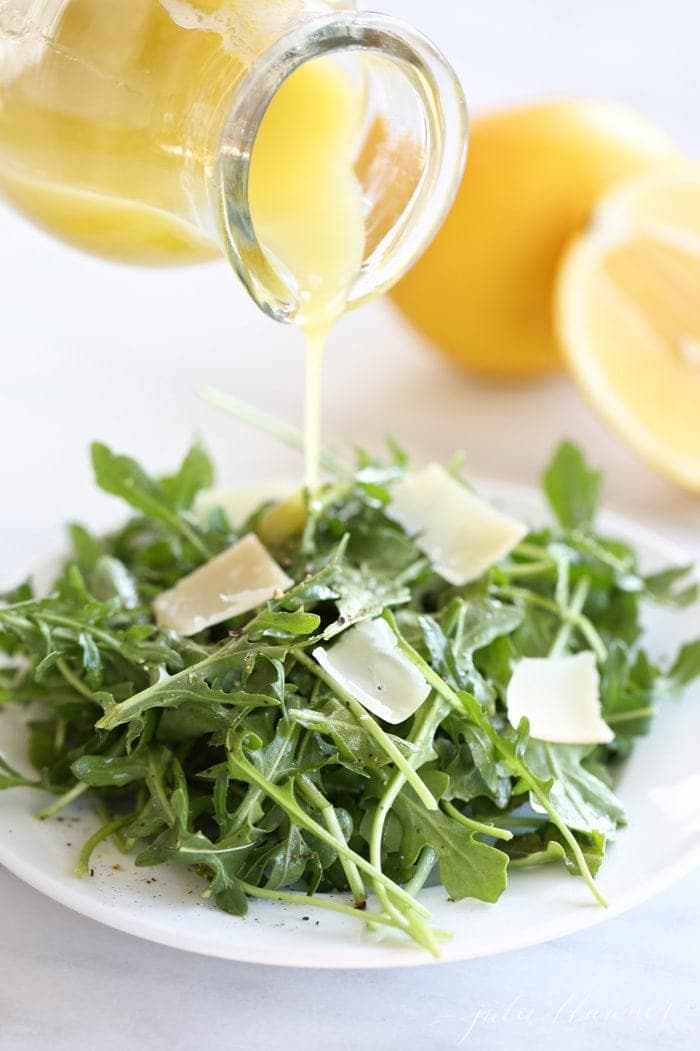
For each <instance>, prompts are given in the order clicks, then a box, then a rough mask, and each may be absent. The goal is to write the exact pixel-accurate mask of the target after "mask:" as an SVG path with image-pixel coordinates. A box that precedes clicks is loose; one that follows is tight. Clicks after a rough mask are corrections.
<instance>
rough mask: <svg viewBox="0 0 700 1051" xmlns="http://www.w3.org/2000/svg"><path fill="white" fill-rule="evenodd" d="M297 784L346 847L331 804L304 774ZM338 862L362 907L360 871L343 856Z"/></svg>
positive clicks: (365, 893)
mask: <svg viewBox="0 0 700 1051" xmlns="http://www.w3.org/2000/svg"><path fill="white" fill-rule="evenodd" d="M297 784H298V786H299V791H300V792H301V793H302V794H303V795H304V796H306V799H307V800H308V802H309V803H310V804H311V806H313V807H315V808H316V810H318V811H319V812H320V814H321V817H322V818H323V820H324V821H325V823H326V828H327V829H328V831H329V832H330V833H331V835H332V836H334V837H335V839H337V840H340V841H342V842H343V843H345V844H346V845H347V840H346V839H345V835H344V834H343V830H342V828H341V827H340V822H339V821H338V815H337V813H336V810H335V807H334V806H333V804H332V803H331V802H329V800H328V799H326V797H325V796H324V794H323V792H320V791H319V790H318V788H316V785H315V784H314V783H313V781H312V780H311V778H310V777H308V776H307V775H306V774H302V775H300V777H299V778H298V779H297ZM339 860H340V864H341V866H342V868H343V872H344V873H345V878H346V879H347V881H348V886H349V887H350V890H351V891H352V896H353V898H354V899H355V905H356V906H364V904H365V902H366V901H367V892H366V890H365V885H364V883H363V882H362V876H361V875H360V870H359V869H358V867H357V865H356V864H355V862H354V861H352V860H351V859H349V858H347V857H346V856H344V855H339Z"/></svg>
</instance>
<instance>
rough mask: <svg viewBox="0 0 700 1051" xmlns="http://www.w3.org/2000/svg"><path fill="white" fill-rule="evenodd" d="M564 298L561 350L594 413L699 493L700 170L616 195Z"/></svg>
mask: <svg viewBox="0 0 700 1051" xmlns="http://www.w3.org/2000/svg"><path fill="white" fill-rule="evenodd" d="M556 301H557V311H556V314H557V328H558V332H559V336H560V341H561V345H562V347H563V348H564V351H565V354H566V356H567V359H568V361H569V363H570V366H571V369H572V371H573V373H574V376H575V377H576V379H577V380H578V382H579V384H580V386H581V387H582V389H583V391H584V392H585V393H586V394H587V395H588V396H589V398H590V400H591V401H592V403H593V405H594V406H595V408H597V409H598V410H599V411H600V413H601V414H602V416H603V417H604V418H605V419H606V420H608V422H609V423H610V424H611V426H612V427H614V428H615V429H616V430H617V431H618V432H619V433H620V435H621V436H622V437H623V438H624V439H625V440H626V441H627V442H628V443H629V445H631V446H632V448H633V449H635V450H636V451H637V452H638V453H639V454H640V455H641V456H642V457H643V458H645V459H646V460H647V461H648V462H649V463H651V464H652V465H653V466H655V467H656V468H657V469H658V470H659V471H661V472H662V473H663V474H665V475H667V476H668V477H669V478H672V479H673V480H674V481H676V482H678V484H680V485H682V486H684V487H685V488H687V489H693V490H697V491H700V168H698V167H691V166H684V167H682V168H679V169H677V170H675V171H664V172H659V173H654V174H649V175H647V176H642V177H641V178H637V179H634V180H632V181H631V182H630V183H628V184H627V185H626V186H625V187H623V188H621V189H620V190H618V191H616V192H615V193H613V194H612V195H610V196H609V197H608V198H606V199H605V200H604V201H603V202H602V203H601V205H600V207H599V209H598V211H597V213H596V216H595V222H594V224H593V226H592V227H591V229H590V231H589V232H588V233H586V234H584V235H582V236H581V237H580V238H579V239H578V240H577V241H576V242H575V243H574V244H573V245H572V246H571V248H570V249H569V251H568V252H567V254H566V256H565V258H564V261H563V263H562V268H561V273H560V276H559V280H558V285H557V294H556Z"/></svg>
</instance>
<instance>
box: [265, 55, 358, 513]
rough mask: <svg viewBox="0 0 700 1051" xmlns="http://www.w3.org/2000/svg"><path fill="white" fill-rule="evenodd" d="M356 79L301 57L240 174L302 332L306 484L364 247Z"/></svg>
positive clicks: (312, 477)
mask: <svg viewBox="0 0 700 1051" xmlns="http://www.w3.org/2000/svg"><path fill="white" fill-rule="evenodd" d="M362 102H363V100H362V93H361V90H360V88H359V87H358V85H357V84H356V83H355V82H354V81H353V80H352V79H351V77H350V76H349V75H348V73H346V72H345V71H344V70H343V69H342V68H341V67H339V66H338V65H336V64H335V63H334V62H333V61H332V60H330V59H317V60H316V61H313V62H309V63H307V64H306V65H303V66H301V67H300V68H299V69H298V70H296V72H295V73H293V74H292V75H291V76H290V77H289V78H288V80H286V81H285V83H284V84H283V85H282V87H281V88H280V90H279V91H278V93H277V94H276V95H275V98H274V99H273V101H272V102H271V104H270V106H269V108H268V110H267V113H266V114H265V117H264V119H263V121H262V124H261V127H260V130H259V132H258V136H257V139H256V142H255V146H254V149H253V156H252V161H251V172H250V182H249V196H250V207H251V214H252V216H253V221H254V223H255V228H256V233H257V235H258V238H259V240H260V241H261V243H262V244H264V245H265V248H266V249H267V251H268V252H269V253H270V255H271V256H272V257H273V258H274V259H275V260H276V261H277V262H278V263H279V266H280V269H281V270H282V271H286V272H287V273H288V274H289V275H291V278H292V280H293V281H294V283H295V284H296V286H297V288H298V290H299V293H300V298H301V300H302V304H303V305H302V307H301V310H300V312H299V316H298V318H297V321H298V322H299V324H300V326H301V328H302V329H303V332H304V336H305V341H306V360H305V368H306V383H305V409H304V435H305V484H306V486H307V488H308V490H309V491H310V492H311V493H313V492H314V491H315V490H316V489H317V488H318V486H319V483H320V450H321V378H322V368H323V357H324V350H325V346H326V342H327V338H328V334H329V332H330V331H331V329H332V327H333V325H334V323H335V322H336V321H337V320H338V318H339V317H340V315H341V314H342V313H343V311H344V310H345V306H346V304H347V299H348V295H349V292H350V289H351V287H352V285H353V284H354V282H355V280H356V279H357V275H358V273H359V270H360V267H361V266H362V259H363V255H364V249H365V223H364V210H363V202H362V191H361V187H360V184H359V181H358V179H357V176H356V174H355V170H354V164H355V148H356V143H357V136H358V131H359V128H360V125H361V121H362Z"/></svg>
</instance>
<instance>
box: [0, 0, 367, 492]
mask: <svg viewBox="0 0 700 1051" xmlns="http://www.w3.org/2000/svg"><path fill="white" fill-rule="evenodd" d="M47 4H48V6H49V7H51V6H53V7H55V14H54V17H53V22H52V24H51V30H50V35H49V36H47V32H46V25H45V24H44V23H42V25H41V26H36V27H34V28H33V29H32V27H29V28H30V31H29V32H28V33H25V36H24V40H23V45H22V47H21V48H19V49H18V50H17V51H16V53H15V58H14V61H13V65H12V66H10V67H9V69H8V68H6V67H5V68H3V70H2V78H1V79H0V191H1V192H2V193H3V194H4V195H5V196H7V197H8V198H9V199H10V201H11V202H12V203H14V205H15V206H16V207H17V208H18V209H19V210H20V211H22V212H24V213H25V214H26V215H28V216H29V218H31V219H32V220H33V221H34V222H35V223H37V224H38V225H40V226H42V227H44V228H45V229H47V230H48V231H50V232H51V233H53V234H54V235H56V236H58V237H61V238H63V239H65V240H67V241H69V242H70V243H72V244H74V245H77V246H78V247H81V248H83V249H85V250H87V251H90V252H92V253H94V254H99V255H103V256H107V257H108V258H112V259H117V260H121V261H124V262H136V263H156V264H163V263H166V264H170V263H180V262H185V263H187V262H194V261H197V260H200V259H206V258H215V257H216V256H217V254H219V253H220V251H221V249H220V248H219V246H218V245H217V244H216V242H215V240H214V237H215V234H216V232H215V231H214V230H213V229H212V230H211V233H210V235H208V234H207V233H205V232H202V230H201V229H199V228H198V225H197V224H198V222H199V218H200V216H201V215H202V214H203V212H205V211H208V202H207V201H206V200H205V198H204V192H203V187H204V185H205V178H204V173H205V172H206V171H207V170H210V169H211V167H212V166H213V165H214V164H215V162H216V150H217V147H218V134H214V133H213V132H212V129H214V131H215V132H217V131H218V129H219V128H220V127H221V125H222V122H223V120H224V118H225V115H226V113H227V111H228V108H229V106H230V103H231V97H232V93H235V86H236V84H238V83H239V82H240V80H241V78H242V77H243V76H244V75H245V73H246V72H247V69H248V67H249V65H250V62H251V61H252V59H253V56H252V54H251V49H252V50H253V51H254V48H253V47H252V45H253V44H256V46H258V45H259V41H257V42H256V41H254V40H253V37H254V35H255V34H254V32H253V29H252V28H251V26H252V22H251V16H248V18H247V20H246V18H245V17H244V15H243V14H242V11H243V9H244V8H245V7H246V5H241V4H240V2H239V0H67V2H64V0H47ZM45 6H46V5H43V6H42V10H43V9H44V7H45ZM248 7H250V5H248ZM303 7H304V4H303V3H302V2H300V0H277V5H276V8H275V11H276V12H280V11H281V12H282V13H285V12H286V13H287V14H288V15H290V16H292V17H293V16H294V14H295V13H296V14H298V13H299V11H300V10H301V9H302V8H303ZM261 10H262V11H264V10H265V5H261ZM271 10H272V9H271ZM3 17H7V15H3V12H2V0H0V33H2V31H3V29H4V28H5V26H4V24H3ZM253 21H254V18H253ZM361 110H362V97H361V91H360V89H359V88H358V87H357V85H356V84H355V83H354V82H353V81H352V80H351V78H350V77H349V76H348V75H347V73H346V72H344V71H343V70H342V69H341V68H340V67H339V66H337V65H336V64H335V63H334V62H333V61H332V60H331V59H328V58H324V59H318V60H315V61H313V62H309V63H308V64H306V65H304V66H302V67H301V68H300V69H298V70H297V71H296V72H295V73H293V74H292V75H291V76H290V77H289V78H288V80H287V81H286V82H285V83H284V84H283V85H282V87H281V88H280V90H279V92H278V93H277V95H276V96H275V98H274V99H273V101H272V103H271V105H270V107H269V109H268V112H267V113H266V115H265V117H264V119H263V122H262V125H261V128H260V131H259V134H258V137H257V140H256V143H255V146H254V150H253V158H252V164H251V172H250V184H249V194H250V202H251V212H252V216H253V221H254V225H255V228H256V234H257V236H258V239H259V241H260V242H261V243H262V244H263V245H264V246H265V248H266V249H267V251H268V252H269V253H270V254H271V256H272V257H274V259H275V260H276V261H277V263H278V265H279V267H280V270H281V271H282V272H284V271H286V272H287V274H288V275H291V278H292V280H293V282H294V283H295V284H296V287H297V289H298V291H299V293H300V296H301V300H302V302H303V308H302V310H301V312H300V316H299V318H298V321H299V322H300V324H301V325H302V326H303V327H304V330H305V332H306V336H307V396H306V426H305V432H306V443H307V449H306V481H307V484H308V485H309V487H310V488H311V489H313V488H315V487H316V486H317V483H318V461H319V431H320V375H321V358H322V354H323V344H324V342H325V336H326V334H327V332H328V330H329V328H330V326H331V325H332V324H333V322H334V321H335V320H336V319H337V317H338V316H339V315H340V313H342V311H343V309H344V307H345V304H346V301H347V296H348V292H349V290H350V287H351V286H352V284H353V282H354V280H355V278H356V277H357V274H358V271H359V268H360V265H361V262H362V257H363V254H364V246H365V230H364V221H363V212H362V200H361V192H360V186H359V183H358V180H357V177H356V175H355V170H354V153H355V147H356V140H357V135H358V131H359V127H360V123H361ZM198 193H199V194H201V199H196V196H197V194H198ZM261 367H263V368H264V367H265V365H264V362H261Z"/></svg>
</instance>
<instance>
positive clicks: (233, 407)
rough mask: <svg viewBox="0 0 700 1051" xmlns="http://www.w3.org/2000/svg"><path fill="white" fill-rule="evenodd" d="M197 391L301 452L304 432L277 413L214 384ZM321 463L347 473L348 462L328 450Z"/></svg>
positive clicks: (209, 403)
mask: <svg viewBox="0 0 700 1051" xmlns="http://www.w3.org/2000/svg"><path fill="white" fill-rule="evenodd" d="M197 394H198V395H199V397H200V398H201V399H202V401H205V402H207V404H208V405H213V406H214V407H215V408H216V409H221V411H222V412H225V413H228V415H229V416H235V418H236V419H238V420H241V421H242V422H243V423H247V424H249V425H250V426H251V427H255V428H256V429H257V430H259V431H263V432H264V433H265V434H269V435H271V437H273V438H277V439H278V440H279V441H281V442H282V443H283V444H284V445H288V446H290V447H291V448H292V449H297V450H298V451H299V452H303V451H304V435H303V434H302V433H301V431H299V430H297V428H296V427H292V426H291V425H290V424H288V423H284V421H283V420H280V419H278V417H277V416H273V415H272V414H271V413H269V412H265V411H264V410H263V409H257V408H256V407H255V406H254V405H249V404H248V403H247V402H245V401H241V399H240V398H235V397H234V396H233V395H232V394H227V393H226V392H225V391H222V390H217V389H216V388H215V387H208V386H204V387H200V388H199V390H198V391H197ZM321 464H322V465H323V467H325V468H326V470H328V471H330V472H331V473H332V474H339V475H346V474H347V473H348V467H347V465H346V464H344V463H343V461H342V460H341V459H340V458H339V457H338V456H336V455H335V453H332V452H330V450H328V449H322V450H321Z"/></svg>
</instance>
